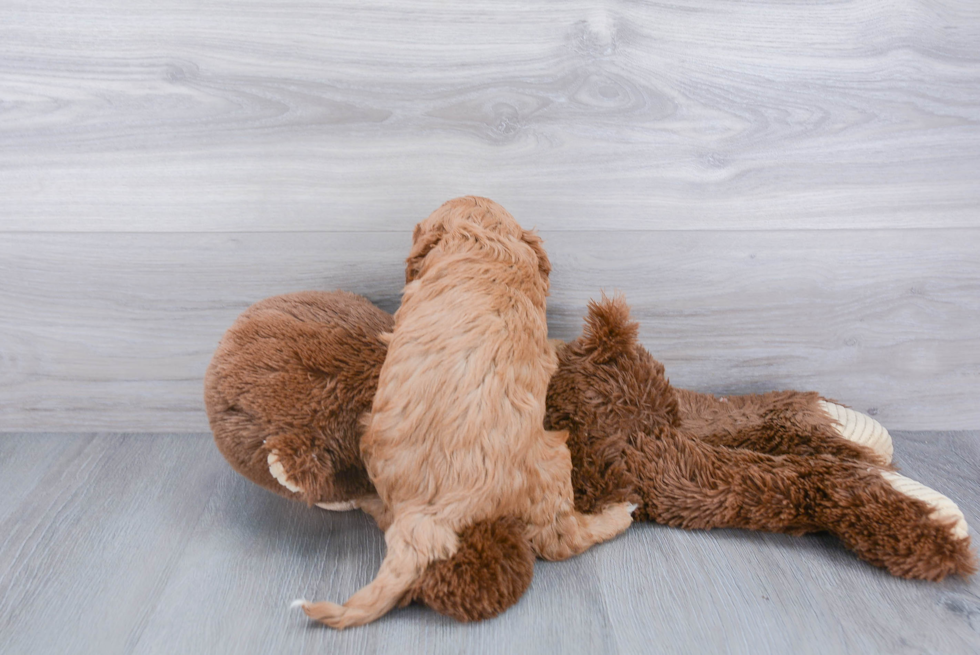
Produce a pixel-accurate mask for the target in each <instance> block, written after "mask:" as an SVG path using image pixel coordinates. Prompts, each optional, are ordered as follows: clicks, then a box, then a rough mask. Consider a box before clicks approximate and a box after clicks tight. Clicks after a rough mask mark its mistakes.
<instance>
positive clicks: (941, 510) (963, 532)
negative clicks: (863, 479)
mask: <svg viewBox="0 0 980 655" xmlns="http://www.w3.org/2000/svg"><path fill="white" fill-rule="evenodd" d="M881 477H883V478H884V479H885V481H886V482H887V483H888V484H890V485H891V486H892V488H893V489H895V491H897V492H899V493H901V494H905V495H906V496H908V497H910V498H915V499H916V500H921V501H922V502H924V503H925V504H927V505H929V506H930V507H931V508H933V511H932V513H931V514H930V515H929V518H931V519H933V520H935V521H942V522H944V523H946V522H949V523H952V529H951V530H950V532H951V533H952V535H953V537H955V538H956V539H966V538H967V536H969V529H968V528H967V525H966V517H965V516H963V512H961V511H960V508H959V507H957V506H956V503H954V502H953V501H952V500H950V499H949V498H947V497H946V496H944V495H942V494H941V493H939V492H938V491H936V490H935V489H930V488H929V487H927V486H925V485H924V484H922V483H921V482H916V481H915V480H912V479H910V478H907V477H905V476H904V475H899V474H898V473H895V472H893V471H882V472H881Z"/></svg>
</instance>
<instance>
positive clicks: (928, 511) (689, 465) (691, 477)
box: [627, 433, 976, 580]
mask: <svg viewBox="0 0 980 655" xmlns="http://www.w3.org/2000/svg"><path fill="white" fill-rule="evenodd" d="M627 461H628V465H629V467H630V468H631V469H633V471H634V473H635V475H636V478H637V485H638V490H639V492H640V494H641V496H642V498H643V502H642V504H641V506H640V509H639V510H637V513H636V517H637V519H638V520H640V519H646V520H652V521H656V522H658V523H664V524H667V525H671V526H675V527H680V528H703V529H706V528H747V529H751V530H765V531H769V532H786V533H790V534H803V533H806V532H814V531H823V530H826V531H828V532H831V533H832V534H834V535H836V536H837V537H839V538H840V539H841V540H842V541H843V542H844V544H845V545H846V546H847V547H848V548H850V549H851V550H853V551H854V552H855V553H856V554H857V555H858V557H860V558H861V559H864V560H865V561H867V562H870V563H872V564H874V565H876V566H881V567H884V568H886V569H888V571H890V572H891V573H892V574H893V575H897V576H900V577H906V578H922V579H926V580H940V579H942V578H943V577H945V576H946V575H949V574H959V575H963V576H966V575H969V574H972V573H974V572H975V571H976V556H975V554H974V553H973V552H972V551H971V549H970V538H969V536H967V534H966V524H965V522H964V521H963V520H962V514H961V513H959V510H958V509H955V505H953V504H952V501H949V499H947V498H945V497H944V496H941V495H940V494H938V493H936V492H933V491H932V490H930V489H928V488H926V487H923V486H922V485H919V484H918V483H914V482H913V481H911V480H907V478H901V476H898V475H897V474H893V473H891V472H888V471H885V472H884V473H883V472H882V471H881V470H880V469H878V468H877V467H874V466H868V465H867V464H862V463H860V462H856V461H851V460H839V459H836V458H834V457H830V456H826V455H816V456H798V455H782V456H773V455H767V454H763V453H756V452H752V451H749V450H744V449H735V448H727V447H720V446H714V445H711V444H707V443H704V442H702V441H699V440H697V439H694V438H691V437H690V436H688V435H677V434H672V433H668V434H664V435H661V436H660V437H659V438H645V439H643V440H642V441H641V442H640V443H639V444H638V448H637V450H636V451H634V452H631V453H628V454H627ZM950 506H952V507H950Z"/></svg>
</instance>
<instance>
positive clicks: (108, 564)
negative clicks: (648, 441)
mask: <svg viewBox="0 0 980 655" xmlns="http://www.w3.org/2000/svg"><path fill="white" fill-rule="evenodd" d="M893 436H894V439H895V450H896V454H897V456H898V458H899V460H900V461H901V462H903V463H905V464H906V467H905V470H906V472H907V473H908V474H910V475H914V476H915V477H918V478H919V479H921V480H923V481H927V482H928V483H929V484H932V485H933V486H935V487H936V488H938V489H939V490H941V491H942V492H944V493H946V494H947V495H949V496H950V497H952V498H953V499H954V500H955V501H956V502H958V503H959V504H960V507H961V508H962V509H963V511H964V513H965V514H966V516H967V519H968V521H970V522H971V523H976V521H977V520H978V517H980V491H978V489H977V486H976V485H975V484H973V483H972V481H975V480H976V479H977V477H978V475H980V446H978V443H980V434H978V433H977V432H975V431H974V432H969V433H964V432H954V433H935V432H920V433H905V432H899V433H895V434H894V435H893ZM39 445H42V446H41V447H44V448H48V449H49V452H54V451H58V452H60V453H61V455H57V456H53V457H50V458H47V459H43V460H37V461H38V462H41V465H38V466H35V469H36V471H37V473H36V475H37V477H38V478H39V482H40V484H38V485H36V486H34V487H32V488H31V489H30V491H29V493H27V494H26V495H21V496H20V497H17V498H15V499H13V501H12V502H13V503H14V506H13V509H14V511H13V512H12V513H11V515H10V516H8V517H4V518H0V530H2V532H0V534H3V535H5V538H4V539H3V540H0V652H3V653H60V652H71V653H78V654H80V655H82V654H85V653H98V655H112V654H113V653H176V652H180V653H215V654H220V653H242V654H248V653H256V654H258V653H262V654H265V653H286V652H288V653H331V652H343V653H371V652H379V653H390V652H404V653H414V652H425V653H459V652H465V653H508V654H510V653H517V652H521V653H569V654H575V653H590V654H591V653H596V652H603V653H624V654H625V653H702V652H725V653H746V654H751V655H756V654H760V653H786V652H793V653H805V654H808V653H814V654H817V653H819V654H820V655H828V654H836V653H858V652H859V653H896V654H902V653H922V652H935V653H944V654H949V655H959V654H964V655H966V654H970V653H976V652H977V651H978V650H980V600H978V599H980V579H978V578H976V577H975V578H974V579H972V580H969V581H963V580H958V579H955V580H954V579H950V580H947V581H944V582H942V583H925V582H911V581H907V580H900V579H897V578H893V577H890V576H889V575H888V574H886V573H885V572H883V571H881V570H879V569H875V568H873V567H871V566H869V565H867V564H864V563H862V562H860V561H859V560H857V559H856V558H854V557H853V556H852V555H851V554H850V553H849V552H847V551H846V550H845V549H843V548H842V547H841V546H840V544H839V543H837V542H836V541H835V540H834V539H832V538H830V537H827V536H821V535H811V536H807V537H799V538H796V537H788V536H784V535H767V534H762V533H754V532H744V531H736V530H718V531H711V532H685V531H681V530H673V529H669V528H665V527H661V526H656V525H636V526H633V527H632V528H630V530H628V531H627V532H626V533H625V534H624V535H622V536H621V537H619V538H617V539H615V540H613V541H611V542H608V543H606V544H602V545H600V546H597V547H595V548H593V549H591V550H589V551H588V552H586V553H585V554H584V555H582V556H580V557H577V558H574V559H572V560H570V561H567V562H559V563H544V562H539V563H538V564H537V566H536V567H535V577H534V581H533V583H532V585H531V588H530V589H529V590H528V592H527V593H526V594H525V596H524V597H523V598H522V599H521V601H520V602H519V603H518V604H517V605H516V606H514V607H513V608H511V609H510V610H508V611H507V612H505V613H504V614H503V615H502V616H500V617H498V618H497V619H494V620H491V621H486V622H482V623H478V624H472V625H464V624H459V623H455V622H453V621H451V620H448V619H445V618H443V617H440V616H438V615H436V614H435V613H434V612H431V611H429V610H427V609H424V608H421V607H411V608H408V609H404V610H396V611H393V612H392V613H390V614H389V615H387V616H385V617H383V618H382V619H381V620H379V621H377V622H376V623H374V624H371V625H369V626H366V627H362V628H355V629H350V630H347V631H345V632H341V633H338V632H334V631H332V630H329V629H326V628H323V627H320V626H317V625H314V624H310V623H309V622H308V621H307V620H306V617H305V616H304V615H303V614H302V613H300V612H298V611H297V610H290V609H289V608H288V603H289V601H290V600H291V599H293V598H294V597H296V596H299V595H307V596H310V597H315V598H329V599H334V600H340V599H343V598H345V597H346V596H347V595H348V594H350V593H351V592H353V591H354V590H355V589H357V588H358V587H360V586H361V585H363V584H365V583H366V582H368V581H369V580H370V579H371V578H372V577H373V576H374V574H375V572H376V570H377V567H378V565H379V563H380V561H381V558H382V555H383V548H384V546H383V538H382V535H381V533H380V532H379V531H378V530H377V529H376V528H375V527H374V526H373V524H372V523H371V521H370V520H369V519H368V518H367V517H366V516H364V515H362V514H360V513H356V512H351V513H328V512H323V511H321V510H318V509H309V508H306V507H305V506H303V505H300V504H298V503H291V502H289V501H286V500H284V499H282V498H279V497H278V496H274V495H273V494H270V493H268V492H266V491H264V490H262V489H260V488H258V487H256V486H254V485H251V484H250V483H248V482H247V481H245V480H244V479H243V478H241V477H239V476H237V475H236V474H235V473H233V472H232V471H231V469H230V468H229V467H228V466H227V464H226V463H225V462H224V461H223V460H222V459H221V457H220V455H219V454H218V453H217V450H216V449H215V448H214V446H213V445H212V443H211V440H210V438H209V437H208V436H207V435H203V434H196V435H194V434H185V435H149V434H144V435H137V434H130V435H105V434H63V435H50V434H48V435H38V434H13V435H11V434H7V435H0V452H2V453H4V455H5V457H3V458H0V481H4V480H7V479H9V476H10V475H11V474H13V475H14V476H16V475H19V472H18V471H17V470H16V468H17V467H18V464H17V462H23V461H26V460H29V459H30V458H31V457H32V456H34V455H39V454H40V453H39V451H38V448H39ZM52 449H53V450H52ZM971 534H972V535H973V537H974V539H976V537H977V533H976V531H975V530H971Z"/></svg>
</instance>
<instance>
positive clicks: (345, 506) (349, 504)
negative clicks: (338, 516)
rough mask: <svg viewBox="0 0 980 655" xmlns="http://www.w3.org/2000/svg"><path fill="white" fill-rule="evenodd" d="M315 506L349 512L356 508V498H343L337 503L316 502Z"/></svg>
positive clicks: (332, 510)
mask: <svg viewBox="0 0 980 655" xmlns="http://www.w3.org/2000/svg"><path fill="white" fill-rule="evenodd" d="M316 506H317V507H319V508H320V509H325V510H329V511H331V512H349V511H351V510H352V509H357V508H358V506H357V501H356V500H345V501H342V502H339V503H316Z"/></svg>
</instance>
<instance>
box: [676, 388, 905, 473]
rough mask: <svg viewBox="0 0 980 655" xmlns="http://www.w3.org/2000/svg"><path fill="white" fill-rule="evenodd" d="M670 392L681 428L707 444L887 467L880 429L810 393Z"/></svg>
mask: <svg viewBox="0 0 980 655" xmlns="http://www.w3.org/2000/svg"><path fill="white" fill-rule="evenodd" d="M675 392H676V394H677V407H678V414H679V417H680V422H681V425H682V426H683V427H684V429H685V430H686V431H687V432H689V433H690V434H692V435H694V436H696V437H697V438H698V439H701V440H702V441H705V442H708V443H711V444H715V445H718V446H728V447H732V448H745V449H748V450H754V451H756V452H760V453H769V454H772V455H787V454H795V455H811V456H812V455H820V454H825V455H834V456H836V457H840V458H845V459H856V460H864V461H867V462H872V463H874V464H877V465H879V466H888V465H889V464H890V463H891V461H892V442H891V437H890V436H889V435H888V431H887V430H885V428H884V427H882V425H881V424H880V423H878V422H877V421H875V420H874V419H872V418H871V417H868V416H865V415H864V414H860V413H859V412H855V411H854V410H851V409H849V408H846V407H844V406H843V405H838V404H836V403H833V402H830V401H827V400H825V399H823V398H821V397H820V396H819V395H818V394H816V393H814V392H799V391H776V392H770V393H764V394H749V395H744V396H727V397H716V396H712V395H710V394H703V393H697V392H694V391H687V390H684V389H676V390H675Z"/></svg>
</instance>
